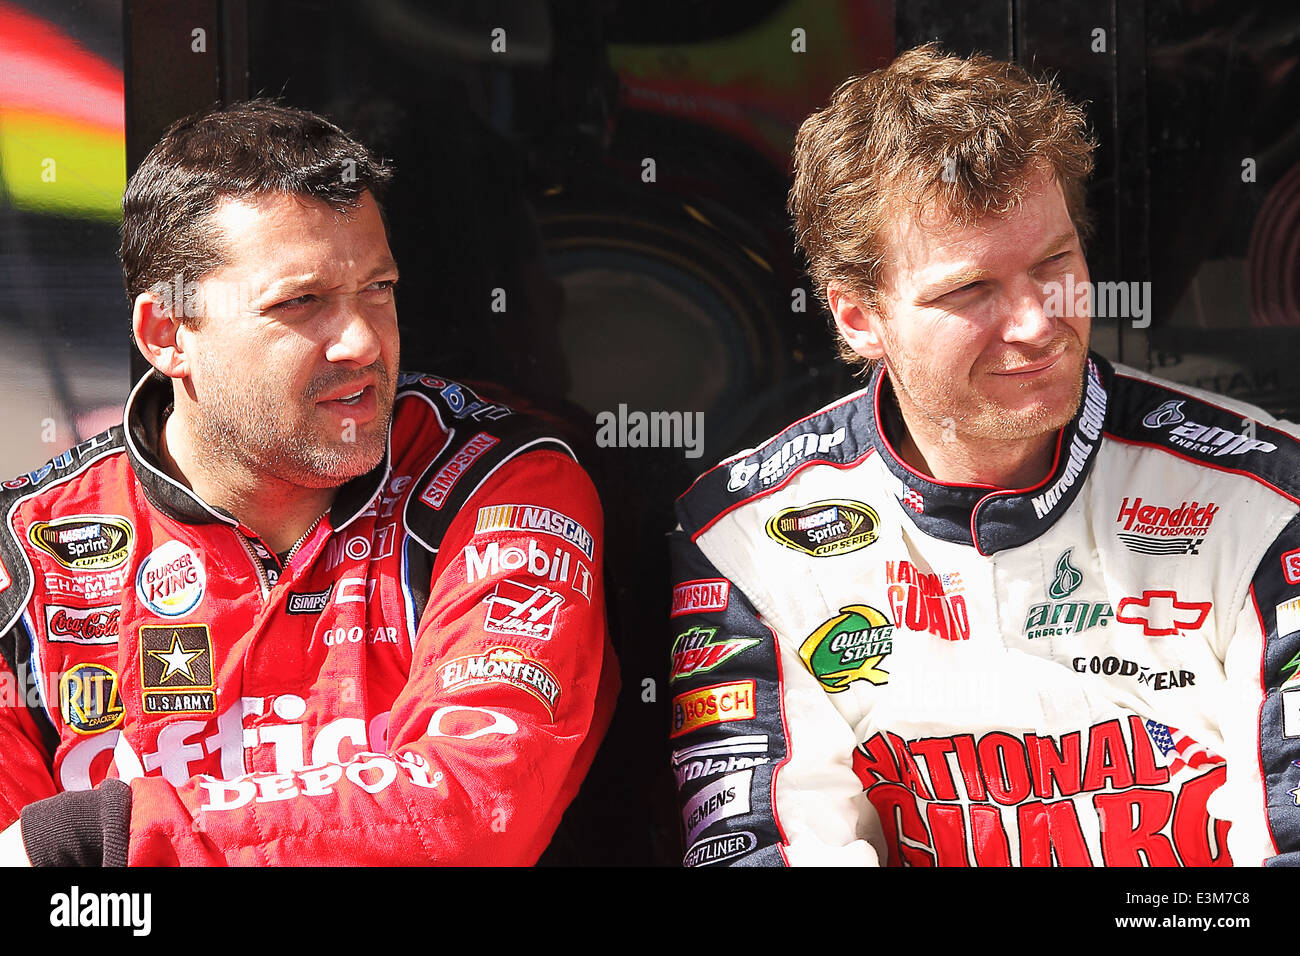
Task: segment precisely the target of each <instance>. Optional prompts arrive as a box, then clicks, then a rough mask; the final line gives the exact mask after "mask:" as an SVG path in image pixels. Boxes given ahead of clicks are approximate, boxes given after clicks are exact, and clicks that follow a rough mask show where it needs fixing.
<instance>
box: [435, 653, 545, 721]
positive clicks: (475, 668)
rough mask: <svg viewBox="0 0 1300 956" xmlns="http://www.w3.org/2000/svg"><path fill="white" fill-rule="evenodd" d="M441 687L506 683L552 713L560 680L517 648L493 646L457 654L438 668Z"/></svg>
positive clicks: (450, 688) (447, 688)
mask: <svg viewBox="0 0 1300 956" xmlns="http://www.w3.org/2000/svg"><path fill="white" fill-rule="evenodd" d="M438 677H439V679H440V681H441V683H440V685H439V686H440V687H441V688H442V689H443V690H445V691H456V690H461V689H462V688H465V687H473V686H476V685H479V684H508V685H510V686H511V687H517V688H519V689H520V690H522V691H524V692H526V693H528V694H531V695H532V696H534V697H536V698H537V699H538V700H539V701H541V702H542V704H543V705H544V706H545V707H546V711H547V713H549V714H550V715H551V716H552V717H554V716H555V704H556V701H558V700H559V699H560V682H559V681H558V680H556V678H555V675H554V674H552V673H551V672H550V671H549V670H547V669H546V668H545V667H543V666H542V665H541V664H540V663H538V662H537V661H535V660H533V659H532V658H531V657H528V656H527V655H526V654H524V653H523V652H521V651H519V650H518V649H517V648H513V647H494V648H492V649H491V650H489V651H488V652H487V653H486V654H471V655H468V656H466V657H457V658H455V659H454V660H450V661H448V662H447V663H445V664H443V665H442V666H441V667H439V668H438Z"/></svg>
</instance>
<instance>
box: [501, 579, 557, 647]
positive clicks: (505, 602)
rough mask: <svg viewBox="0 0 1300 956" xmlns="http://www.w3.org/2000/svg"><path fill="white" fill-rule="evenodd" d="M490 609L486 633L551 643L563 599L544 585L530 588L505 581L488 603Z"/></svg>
mask: <svg viewBox="0 0 1300 956" xmlns="http://www.w3.org/2000/svg"><path fill="white" fill-rule="evenodd" d="M484 600H485V601H486V602H487V605H488V611H487V617H486V618H485V619H484V621H483V629H484V630H487V631H491V632H492V633H494V634H506V635H509V636H510V637H529V638H532V639H534V640H538V641H549V640H550V639H551V634H552V633H553V631H554V628H555V612H556V611H558V610H559V609H560V606H561V605H562V604H564V598H563V596H561V595H560V594H558V593H556V592H555V591H552V590H551V589H550V588H548V587H545V586H543V585H540V584H539V585H537V586H536V587H529V586H528V585H527V584H520V583H519V582H518V581H502V582H500V583H499V584H497V587H496V590H495V591H493V592H492V593H491V594H489V595H488V596H487V597H486V598H485V599H484Z"/></svg>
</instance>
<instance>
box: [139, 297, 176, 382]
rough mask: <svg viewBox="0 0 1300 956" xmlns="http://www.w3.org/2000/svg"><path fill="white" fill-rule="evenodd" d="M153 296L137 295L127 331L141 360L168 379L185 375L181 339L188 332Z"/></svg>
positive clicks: (158, 298)
mask: <svg viewBox="0 0 1300 956" xmlns="http://www.w3.org/2000/svg"><path fill="white" fill-rule="evenodd" d="M173 312H174V310H173V309H170V308H167V307H166V306H165V305H164V304H163V301H162V299H161V297H160V296H159V295H158V294H157V293H156V292H141V293H140V294H139V295H137V296H136V297H135V307H134V308H133V309H132V311H131V330H132V332H133V333H134V334H135V344H136V347H137V348H139V349H140V351H141V352H142V353H143V354H144V357H145V359H146V360H147V361H148V362H149V364H150V365H152V366H153V367H154V368H156V369H157V370H158V371H160V372H162V373H163V374H164V375H166V376H167V377H168V378H184V377H185V376H186V375H188V374H189V371H190V370H189V361H188V355H187V353H186V350H185V338H186V336H187V334H188V332H189V330H188V329H187V328H186V327H185V326H183V325H182V324H181V322H180V320H179V319H177V318H176V317H175V315H174V314H173Z"/></svg>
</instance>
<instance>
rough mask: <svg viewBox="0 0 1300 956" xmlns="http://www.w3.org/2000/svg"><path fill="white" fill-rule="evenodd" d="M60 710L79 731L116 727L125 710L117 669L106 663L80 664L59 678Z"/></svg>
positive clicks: (80, 732) (66, 720)
mask: <svg viewBox="0 0 1300 956" xmlns="http://www.w3.org/2000/svg"><path fill="white" fill-rule="evenodd" d="M59 712H60V713H61V714H62V716H63V722H64V723H65V724H67V725H68V726H69V727H71V728H72V729H73V730H74V731H76V732H77V733H79V734H97V733H100V732H101V731H105V730H109V729H110V728H113V727H116V726H117V725H118V724H119V723H121V721H122V715H123V714H124V713H125V710H124V708H123V707H122V699H121V697H120V696H119V695H118V683H117V672H116V671H114V670H113V669H112V668H109V667H105V666H103V665H102V664H78V665H77V666H75V667H73V668H72V669H71V670H69V671H68V672H67V673H65V674H64V675H63V678H62V679H61V680H60V681H59Z"/></svg>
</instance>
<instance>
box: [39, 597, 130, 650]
mask: <svg viewBox="0 0 1300 956" xmlns="http://www.w3.org/2000/svg"><path fill="white" fill-rule="evenodd" d="M121 619H122V608H121V607H120V606H118V605H116V604H113V605H106V606H103V607H64V606H63V605H61V604H47V605H46V606H45V636H46V637H47V638H48V639H49V640H51V641H56V642H66V643H68V644H116V643H117V627H118V624H119V623H120V622H121Z"/></svg>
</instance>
